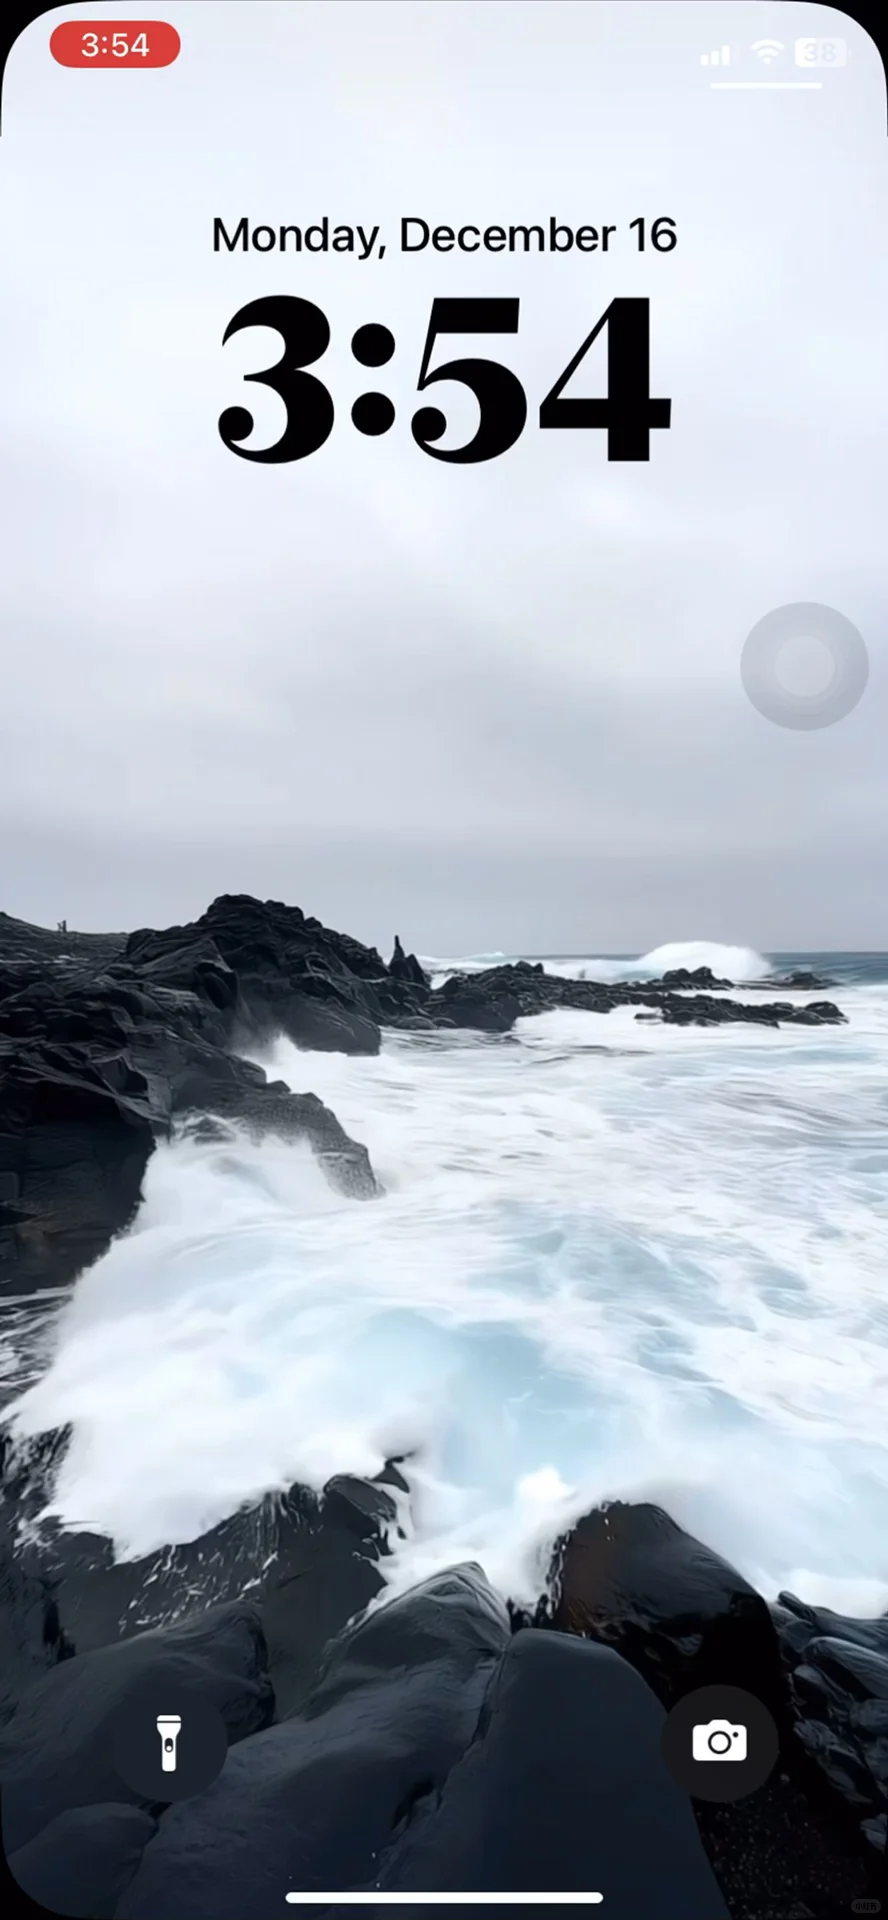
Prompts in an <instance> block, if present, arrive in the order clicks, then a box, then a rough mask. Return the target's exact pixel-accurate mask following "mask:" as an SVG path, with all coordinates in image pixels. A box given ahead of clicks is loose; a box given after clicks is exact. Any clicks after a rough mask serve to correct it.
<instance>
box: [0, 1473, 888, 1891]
mask: <svg viewBox="0 0 888 1920" xmlns="http://www.w3.org/2000/svg"><path fill="white" fill-rule="evenodd" d="M44 1464H45V1465H46V1463H44ZM47 1470H49V1469H48V1468H47ZM15 1471H17V1472H18V1475H19V1479H20V1477H21V1475H22V1473H23V1472H24V1471H25V1468H24V1464H23V1462H22V1461H21V1460H19V1462H18V1465H17V1469H15V1470H13V1471H12V1477H11V1478H10V1479H8V1480H7V1487H6V1491H7V1492H9V1491H15V1490H16V1488H17V1486H18V1485H19V1482H17V1481H16V1479H15ZM34 1472H35V1475H36V1472H37V1470H36V1468H35V1469H34ZM407 1502H408V1494H407V1481H406V1480H405V1478H404V1474H403V1470H402V1469H401V1468H399V1467H398V1466H397V1465H394V1466H390V1467H389V1468H387V1469H386V1470H385V1471H384V1473H383V1474H381V1475H380V1476H379V1478H378V1479H377V1480H376V1481H362V1480H357V1479H353V1478H350V1477H348V1476H344V1477H343V1476H340V1477H338V1478H337V1479H336V1480H334V1481H331V1482H330V1483H329V1484H328V1486H327V1488H326V1489H325V1492H324V1494H323V1495H322V1496H321V1497H320V1498H316V1497H315V1496H311V1495H308V1494H307V1493H305V1492H304V1491H303V1490H300V1489H298V1488H294V1489H292V1490H291V1492H290V1494H289V1495H287V1496H286V1497H285V1498H284V1499H282V1500H279V1501H277V1502H264V1503H263V1504H262V1507H261V1509H257V1510H256V1511H255V1512H253V1513H243V1514H241V1515H237V1516H234V1518H233V1519H232V1520H231V1521H229V1522H226V1523H225V1524H224V1525H223V1526H222V1527H219V1528H216V1529H214V1530H213V1532H212V1533H211V1534H209V1535H207V1536H206V1537H205V1538H204V1539H203V1541H199V1542H195V1543H193V1545H192V1546H191V1547H182V1548H178V1549H175V1550H171V1549H167V1550H165V1553H164V1554H163V1555H158V1556H156V1557H155V1558H154V1559H153V1560H152V1561H150V1562H141V1563H139V1562H137V1563H128V1564H126V1565H123V1566H115V1565H114V1563H113V1560H112V1558H111V1556H110V1554H108V1553H106V1554H105V1555H104V1557H103V1556H102V1554H101V1552H100V1551H97V1548H99V1547H100V1544H101V1543H98V1542H95V1541H94V1540H92V1539H91V1538H90V1536H76V1535H74V1536H67V1537H65V1538H64V1539H60V1538H58V1537H56V1538H53V1537H52V1536H51V1535H50V1536H48V1537H44V1538H43V1540H42V1543H39V1544H38V1542H37V1541H36V1540H35V1539H32V1541H31V1544H30V1546H29V1547H28V1548H27V1549H25V1550H24V1554H25V1560H26V1561H27V1560H28V1558H29V1556H30V1560H31V1564H29V1565H28V1566H27V1569H26V1570H27V1573H28V1577H29V1578H30V1579H31V1581H32V1582H36V1583H38V1584H32V1586H31V1587H30V1588H29V1590H28V1596H27V1598H26V1600H25V1602H24V1604H23V1605H22V1604H21V1603H19V1605H20V1610H21V1612H22V1613H23V1615H24V1616H25V1617H27V1618H29V1619H31V1620H32V1622H36V1623H37V1624H36V1640H37V1642H38V1643H39V1640H40V1632H41V1627H40V1622H41V1621H42V1619H43V1618H44V1614H43V1613H42V1612H41V1604H42V1602H41V1601H40V1599H39V1596H40V1595H42V1594H43V1593H44V1592H46V1591H48V1590H49V1586H51V1587H52V1591H53V1593H54V1600H55V1604H56V1614H55V1616H54V1627H53V1631H54V1632H55V1634H56V1640H57V1639H58V1634H59V1633H60V1632H61V1633H64V1635H65V1644H66V1649H67V1657H66V1658H64V1659H62V1660H61V1661H60V1662H58V1661H57V1659H56V1658H55V1656H54V1655H53V1653H52V1650H50V1653H49V1655H48V1656H47V1658H48V1659H49V1661H50V1664H49V1665H48V1666H47V1665H46V1664H45V1662H44V1659H43V1658H42V1657H40V1658H38V1659H37V1660H36V1661H34V1660H32V1661H30V1662H28V1661H26V1662H25V1664H24V1666H23V1668H22V1669H21V1670H20V1672H19V1692H18V1699H17V1701H16V1702H14V1703H13V1706H12V1711H11V1712H10V1714H9V1717H8V1719H7V1723H6V1726H5V1728H4V1729H3V1731H2V1735H0V1782H2V1785H3V1822H4V1837H5V1845H6V1851H7V1855H8V1857H10V1860H11V1865H12V1868H13V1871H14V1872H15V1873H16V1874H17V1875H19V1874H20V1876H21V1878H20V1884H21V1885H23V1886H24V1887H25V1888H26V1889H32V1890H33V1891H34V1893H35V1896H36V1897H39V1895H38V1890H39V1888H41V1887H44V1888H45V1887H48V1886H51V1885H54V1886H56V1887H58V1886H59V1885H60V1884H65V1885H66V1886H67V1889H68V1894H67V1897H68V1900H69V1905H68V1907H67V1909H66V1910H67V1911H68V1912H71V1913H73V1914H76V1913H80V1914H83V1915H84V1916H86V1915H90V1914H108V1915H111V1916H120V1920H266V1916H268V1920H270V1917H271V1916H272V1915H273V1914H275V1913H278V1912H279V1911H280V1907H281V1903H282V1899H283V1894H284V1892H286V1891H287V1890H288V1889H289V1887H291V1886H292V1887H300V1888H311V1887H316V1888H317V1889H318V1890H319V1892H322V1891H330V1889H331V1888H336V1887H342V1888H343V1889H345V1888H348V1889H350V1890H358V1889H365V1888H378V1889H380V1890H382V1889H390V1890H392V1891H397V1892H399V1893H402V1894H403V1893H405V1892H409V1891H411V1890H414V1891H423V1890H425V1889H428V1888H429V1887H434V1888H435V1889H436V1890H441V1891H446V1890H447V1889H448V1888H453V1889H454V1891H462V1890H464V1889H465V1888H473V1889H475V1890H479V1891H484V1890H486V1889H490V1890H491V1891H494V1890H495V1891H508V1890H509V1889H515V1890H516V1891H517V1890H522V1891H527V1890H534V1889H540V1890H541V1891H546V1890H550V1889H552V1888H557V1889H562V1890H571V1891H574V1890H580V1889H588V1888H590V1887H599V1888H602V1889H604V1888H606V1890H607V1899H608V1911H609V1912H610V1913H611V1915H616V1916H618V1920H637V1915H638V1914H639V1913H641V1912H643V1913H644V1914H645V1915H646V1916H647V1917H648V1920H680V1916H684V1920H718V1917H719V1916H725V1917H727V1916H730V1920H785V1916H787V1915H789V1914H795V1915H797V1916H798V1920H803V1916H805V1915H809V1916H810V1915H813V1916H816V1920H827V1916H832V1915H834V1914H836V1913H840V1912H843V1911H844V1912H847V1911H850V1902H851V1900H852V1899H861V1898H866V1897H867V1896H868V1895H872V1894H873V1890H874V1888H875V1887H876V1886H877V1884H878V1878H879V1874H880V1872H881V1871H882V1855H881V1853H880V1850H879V1838H880V1835H881V1844H882V1846H884V1824H885V1822H884V1811H885V1808H884V1785H883V1781H882V1776H881V1775H880V1772H879V1766H880V1761H879V1755H878V1752H877V1751H876V1750H875V1747H876V1745H877V1739H878V1736H877V1735H876V1734H875V1733H874V1730H873V1727H871V1725H870V1723H869V1721H868V1719H867V1717H866V1716H864V1721H863V1725H862V1726H861V1723H860V1721H859V1719H855V1710H856V1709H859V1708H861V1707H863V1706H865V1705H867V1703H869V1704H870V1705H872V1703H876V1704H880V1703H881V1701H882V1691H881V1689H883V1688H884V1685H885V1679H886V1673H885V1664H886V1663H885V1659H884V1648H885V1644H886V1640H888V1619H882V1620H876V1621H866V1620H864V1621H855V1620H850V1619H849V1620H842V1621H839V1619H838V1617H837V1616H833V1615H827V1614H826V1613H825V1611H824V1610H816V1609H812V1608H806V1607H805V1606H804V1605H803V1603H801V1602H798V1601H793V1600H790V1599H789V1598H788V1597H787V1596H783V1597H782V1598H781V1601H780V1603H779V1604H777V1605H775V1606H774V1607H773V1608H768V1607H767V1606H766V1604H765V1602H764V1600H762V1599H761V1597H760V1596H759V1595H757V1594H756V1593H755V1591H754V1589H753V1588H751V1587H750V1586H749V1583H748V1582H747V1581H745V1580H744V1579H743V1578H742V1576H741V1575H740V1574H738V1573H737V1572H736V1570H734V1569H733V1568H731V1567H730V1565H729V1564H728V1563H727V1562H725V1561H724V1560H723V1559H722V1558H721V1557H720V1556H719V1555H717V1554H715V1553H713V1552H712V1551H711V1550H710V1549H709V1548H707V1547H706V1546H705V1545H704V1544H702V1543H701V1542H699V1541H697V1540H694V1539H692V1538H691V1537H690V1536H688V1535H687V1534H685V1533H684V1532H683V1531H682V1529H681V1528H679V1527H678V1526H677V1525H676V1523H675V1522H673V1521H672V1520H671V1518H670V1517H669V1516H668V1515H667V1514H665V1513H663V1512H662V1511H661V1510H660V1509H658V1508H656V1507H652V1506H645V1505H642V1506H633V1505H631V1504H628V1503H615V1504H614V1505H613V1506H611V1507H609V1508H604V1509H600V1510H596V1511H594V1512H593V1513H590V1514H588V1515H586V1516H585V1517H584V1518H583V1519H582V1520H580V1521H579V1522H577V1524H576V1526H575V1527H574V1528H572V1529H571V1531H570V1533H569V1534H568V1535H567V1536H566V1537H565V1539H564V1540H562V1541H560V1542H559V1543H558V1544H557V1547H556V1549H555V1551H554V1553H553V1562H552V1577H551V1581H550V1586H549V1591H548V1594H547V1596H546V1599H545V1601H544V1602H543V1603H541V1605H540V1607H539V1608H538V1609H537V1610H536V1612H535V1613H534V1614H533V1616H531V1615H530V1614H524V1613H522V1612H521V1611H520V1610H519V1609H516V1608H514V1607H507V1606H506V1605H505V1604H504V1602H503V1600H502V1598H501V1596H499V1595H498V1594H497V1593H496V1592H495V1591H494V1590H493V1589H492V1587H491V1586H490V1584H489V1582H488V1581H487V1579H486V1578H485V1576H484V1574H483V1573H482V1572H481V1570H480V1569H479V1568H478V1567H475V1566H471V1565H460V1566H457V1567H453V1568H450V1569H449V1570H448V1571H447V1572H445V1573H441V1574H439V1575H436V1576H434V1577H433V1578H432V1579H431V1580H428V1581H426V1582H425V1583H424V1584H422V1585H421V1586H419V1587H416V1588H414V1589H412V1590H411V1591H410V1592H409V1593H406V1594H403V1595H401V1596H399V1597H397V1598H388V1599H386V1600H385V1603H384V1604H383V1605H380V1604H379V1597H380V1594H381V1592H382V1587H383V1577H384V1572H385V1566H386V1560H387V1556H388V1554H389V1551H390V1548H391V1546H392V1544H393V1543H394V1542H395V1540H396V1538H397V1533H398V1529H399V1527H400V1526H402V1525H403V1524H404V1523H405V1514H406V1510H407ZM260 1521H261V1524H259V1523H260ZM35 1555H36V1556H37V1559H36V1561H35V1560H34V1556H35ZM40 1581H44V1582H48V1583H49V1586H47V1587H41V1586H40V1585H39V1582H40ZM223 1595H224V1596H227V1597H224V1598H221V1597H220V1596H223ZM35 1600H36V1602H37V1611H36V1613H35V1612H34V1610H33V1609H34V1603H35ZM7 1604H9V1601H8V1595H7ZM13 1610H14V1603H13ZM839 1627H841V1632H839ZM19 1637H21V1636H20V1635H19ZM31 1638H32V1642H33V1641H34V1638H35V1630H34V1628H33V1627H32V1634H31ZM72 1643H73V1644H72ZM837 1648H838V1649H839V1651H838V1652H837V1651H836V1649H837ZM164 1662H168V1663H172V1667H171V1670H172V1669H174V1668H175V1667H176V1663H179V1670H180V1671H182V1670H184V1669H183V1668H182V1663H183V1662H184V1663H186V1665H187V1667H188V1671H189V1676H190V1678H191V1679H192V1680H194V1679H195V1677H196V1678H197V1679H198V1681H199V1684H200V1685H201V1686H205V1687H207V1688H209V1689H210V1690H211V1697H212V1699H213V1701H214V1703H216V1704H217V1705H218V1706H219V1707H220V1709H221V1710H222V1711H223V1712H224V1713H225V1715H226V1718H227V1723H228V1727H229V1742H230V1745H229V1753H228V1758H227V1760H226V1762H225V1765H224V1767H223V1770H222V1772H221V1774H220V1775H219V1777H218V1779H217V1780H216V1782H215V1785H214V1786H212V1787H211V1788H210V1789H209V1790H208V1791H207V1792H204V1793H201V1794H200V1795H198V1796H196V1797H195V1798H194V1799H192V1800H186V1801H181V1802H180V1803H178V1804H177V1805H173V1806H169V1807H163V1806H158V1805H151V1806H148V1805H143V1804H142V1803H141V1802H140V1801H139V1798H138V1795H137V1794H134V1793H133V1792H132V1790H131V1789H129V1788H127V1787H125V1786H124V1785H122V1783H121V1782H120V1781H115V1779H114V1777H113V1770H112V1771H109V1767H108V1762H107V1754H106V1752H105V1750H104V1748H103V1744H102V1726H103V1719H104V1718H106V1717H107V1712H108V1710H109V1706H110V1703H111V1702H112V1701H114V1700H119V1697H120V1690H121V1688H123V1690H124V1691H125V1688H126V1686H127V1685H134V1684H135V1682H136V1679H137V1678H138V1676H139V1675H140V1674H143V1673H144V1671H145V1669H146V1665H147V1667H148V1668H149V1669H151V1668H154V1669H156V1668H157V1666H158V1664H160V1665H161V1666H162V1665H163V1663H164ZM804 1667H809V1668H810V1669H811V1670H812V1671H817V1672H819V1674H820V1675H821V1677H822V1681H823V1690H822V1692H821V1693H818V1694H817V1712H818V1714H819V1715H820V1716H821V1718H820V1719H819V1721H818V1724H819V1726H820V1727H821V1728H822V1729H823V1737H822V1741H821V1745H822V1747H823V1748H824V1749H825V1745H826V1742H827V1740H828V1739H832V1740H833V1741H834V1743H835V1745H836V1749H837V1750H838V1748H839V1747H840V1746H841V1745H842V1743H847V1742H848V1741H849V1739H851V1740H854V1741H856V1742H857V1743H858V1745H857V1761H858V1765H857V1768H856V1769H855V1770H854V1771H852V1772H850V1773H849V1772H848V1770H847V1768H844V1767H843V1766H842V1765H841V1764H840V1759H839V1758H836V1757H835V1756H834V1759H833V1761H832V1762H831V1763H830V1766H829V1768H828V1770H826V1771H825V1770H824V1768H823V1767H822V1765H821V1763H820V1761H819V1760H815V1761H813V1762H812V1757H811V1752H810V1742H809V1740H808V1738H807V1736H806V1733H805V1731H804V1729H805V1728H806V1726H808V1725H809V1724H812V1708H811V1698H810V1692H806V1690H805V1688H806V1683H805V1678H804V1674H802V1678H801V1680H800V1679H799V1674H800V1671H801V1669H802V1668H804ZM719 1680H722V1681H725V1682H726V1683H728V1684H731V1685H743V1686H745V1687H747V1688H748V1689H749V1690H750V1691H752V1692H754V1693H756V1694H757V1696H758V1697H759V1699H761V1700H763V1701H765V1702H766V1703H768V1704H769V1706H770V1709H771V1711H772V1712H773V1714H774V1716H775V1718H776V1719H777V1721H778V1724H779V1728H780V1738H781V1751H780V1759H779V1761H778V1765H777V1767H776V1768H775V1771H774V1773H773V1774H772V1776H771V1778H770V1779H769V1781H768V1782H767V1783H766V1785H765V1786H764V1787H763V1788H761V1789H759V1790H758V1791H757V1792H755V1793H753V1794H751V1795H750V1796H749V1797H748V1798H747V1799H745V1800H744V1801H742V1802H739V1803H737V1804H735V1805H732V1806H713V1805H711V1804H706V1803H702V1802H699V1801H691V1800H689V1799H688V1798H687V1796H686V1795H685V1794H683V1793H682V1792H681V1791H680V1789H679V1788H678V1787H677V1786H676V1785H675V1783H674V1782H673V1781H672V1779H671V1778H670V1776H669V1774H668V1773H667V1772H666V1770H665V1768H664V1766H663V1763H662V1758H661V1752H660V1741H661V1737H662V1727H663V1720H664V1714H665V1712H666V1710H668V1708H669V1706H670V1705H671V1704H672V1703H674V1701H675V1700H676V1699H679V1698H681V1697H682V1696H683V1695H684V1694H686V1693H687V1692H689V1691H693V1690H694V1689H695V1688H696V1687H698V1686H701V1685H711V1684H718V1682H719ZM849 1724H850V1726H851V1732H850V1734H849ZM861 1769H866V1770H868V1784H867V1786H866V1790H865V1793H864V1794H863V1795H862V1793H861V1785H860V1782H861V1779H862V1777H863V1775H862V1771H861ZM880 1794H881V1795H882V1798H881V1800H880ZM640 1833H643V1835H644V1845H643V1846H639V1844H638V1837H639V1834H640ZM72 1901H73V1904H71V1902H72ZM78 1901H79V1903H80V1904H78ZM90 1903H91V1904H90Z"/></svg>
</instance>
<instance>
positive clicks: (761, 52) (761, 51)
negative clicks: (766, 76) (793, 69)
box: [752, 40, 783, 67]
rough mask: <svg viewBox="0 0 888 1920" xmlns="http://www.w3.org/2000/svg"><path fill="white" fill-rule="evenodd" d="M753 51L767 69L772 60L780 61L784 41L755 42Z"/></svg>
mask: <svg viewBox="0 0 888 1920" xmlns="http://www.w3.org/2000/svg"><path fill="white" fill-rule="evenodd" d="M752 51H753V53H757V54H758V57H759V59H760V60H764V63H765V66H766V67H769V66H770V65H771V61H772V60H779V58H780V55H781V53H782V52H783V41H782V40H753V43H752Z"/></svg>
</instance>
